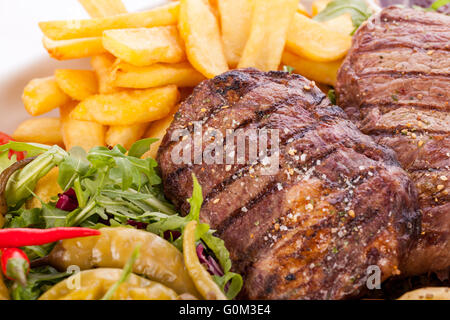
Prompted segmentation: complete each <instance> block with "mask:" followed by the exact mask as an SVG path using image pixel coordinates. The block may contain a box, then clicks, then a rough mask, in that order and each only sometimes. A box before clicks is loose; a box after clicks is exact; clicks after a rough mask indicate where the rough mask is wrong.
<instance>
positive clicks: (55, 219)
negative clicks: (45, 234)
mask: <svg viewBox="0 0 450 320" xmlns="http://www.w3.org/2000/svg"><path fill="white" fill-rule="evenodd" d="M41 215H42V218H44V220H45V229H49V228H57V227H65V226H66V216H67V211H64V210H61V209H58V208H55V207H53V206H51V205H48V204H46V203H43V204H42V211H41Z"/></svg>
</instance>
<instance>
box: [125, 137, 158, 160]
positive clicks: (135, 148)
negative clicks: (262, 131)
mask: <svg viewBox="0 0 450 320" xmlns="http://www.w3.org/2000/svg"><path fill="white" fill-rule="evenodd" d="M158 140H159V139H155V138H147V139H142V140H139V141H136V142H135V143H133V145H132V146H131V148H130V150H129V151H128V155H129V156H130V157H136V158H140V157H142V156H143V155H144V153H146V152H147V151H148V150H150V146H151V145H152V144H153V143H155V142H156V141H158Z"/></svg>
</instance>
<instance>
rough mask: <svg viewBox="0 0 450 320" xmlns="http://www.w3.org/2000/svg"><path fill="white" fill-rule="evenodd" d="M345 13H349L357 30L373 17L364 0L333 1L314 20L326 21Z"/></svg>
mask: <svg viewBox="0 0 450 320" xmlns="http://www.w3.org/2000/svg"><path fill="white" fill-rule="evenodd" d="M344 13H349V14H350V16H351V17H352V23H353V26H354V27H355V29H354V30H353V32H352V33H351V34H353V33H354V32H355V31H356V29H358V27H359V26H360V25H361V24H362V23H363V22H364V21H366V20H367V19H369V17H370V16H371V15H372V12H371V10H370V9H369V7H368V6H367V4H366V2H365V1H364V0H333V1H331V2H330V3H328V5H327V6H326V7H325V9H324V10H322V11H321V12H319V14H317V15H316V16H315V17H314V18H313V19H314V20H317V21H326V20H330V19H333V18H336V17H338V16H340V15H342V14H344Z"/></svg>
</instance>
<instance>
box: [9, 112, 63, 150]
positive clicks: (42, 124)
mask: <svg viewBox="0 0 450 320" xmlns="http://www.w3.org/2000/svg"><path fill="white" fill-rule="evenodd" d="M60 127H61V123H60V121H59V118H31V119H27V120H25V121H23V122H22V123H21V124H19V126H18V127H17V128H16V130H15V131H14V133H13V138H14V140H17V141H23V142H35V143H42V144H48V145H54V144H57V145H60V146H63V145H64V143H63V139H62V136H61V130H60Z"/></svg>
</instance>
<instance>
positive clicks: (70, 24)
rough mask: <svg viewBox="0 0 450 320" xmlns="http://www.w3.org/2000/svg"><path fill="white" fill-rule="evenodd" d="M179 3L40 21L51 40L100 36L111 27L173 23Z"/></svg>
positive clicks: (42, 28) (153, 25) (123, 27)
mask: <svg viewBox="0 0 450 320" xmlns="http://www.w3.org/2000/svg"><path fill="white" fill-rule="evenodd" d="M178 14H179V3H177V2H174V3H170V4H168V5H165V6H161V7H158V8H155V9H152V10H148V11H143V12H136V13H127V14H121V15H117V16H111V17H105V18H94V19H83V20H60V21H45V22H40V23H39V27H40V28H41V30H42V32H43V33H44V35H46V36H47V37H49V38H50V39H53V40H67V39H79V38H90V37H101V36H102V34H103V31H105V30H111V29H127V28H150V27H158V26H167V25H175V24H176V23H177V22H178Z"/></svg>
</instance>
